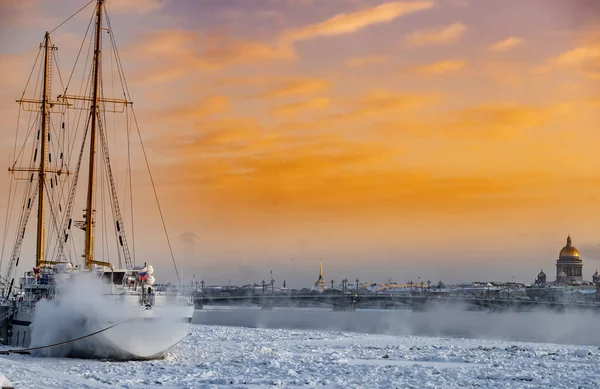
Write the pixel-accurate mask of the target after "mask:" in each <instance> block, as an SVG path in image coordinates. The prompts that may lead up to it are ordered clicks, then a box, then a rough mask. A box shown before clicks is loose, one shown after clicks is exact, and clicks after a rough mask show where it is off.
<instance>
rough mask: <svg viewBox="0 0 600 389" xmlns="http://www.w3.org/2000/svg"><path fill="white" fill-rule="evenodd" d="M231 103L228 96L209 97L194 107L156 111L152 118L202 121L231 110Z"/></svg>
mask: <svg viewBox="0 0 600 389" xmlns="http://www.w3.org/2000/svg"><path fill="white" fill-rule="evenodd" d="M230 106H231V101H230V99H229V98H228V97H227V96H220V95H216V96H209V97H205V98H203V99H201V100H200V101H198V102H197V103H196V104H195V105H193V106H177V107H173V108H166V109H162V110H157V111H154V112H153V113H152V114H151V116H152V117H154V118H155V119H156V120H161V121H178V120H183V121H188V120H200V119H204V118H206V117H209V116H212V115H216V114H218V113H223V112H226V111H227V110H229V108H230Z"/></svg>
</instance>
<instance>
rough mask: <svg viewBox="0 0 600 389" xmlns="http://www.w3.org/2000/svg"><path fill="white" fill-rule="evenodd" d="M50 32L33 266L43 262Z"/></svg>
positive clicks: (43, 98) (45, 53) (45, 50)
mask: <svg viewBox="0 0 600 389" xmlns="http://www.w3.org/2000/svg"><path fill="white" fill-rule="evenodd" d="M51 60H52V59H51V58H50V33H48V32H46V35H45V36H44V87H43V96H42V130H41V133H40V151H41V152H40V170H39V174H38V185H39V190H38V220H37V246H36V254H35V266H36V267H40V266H41V265H43V264H44V259H45V258H44V233H45V231H44V186H45V184H46V154H47V151H46V146H47V144H48V143H47V142H48V124H49V119H50V117H49V116H50V112H49V111H48V104H49V94H50V90H49V89H50V82H49V81H50V67H51V65H50V61H51Z"/></svg>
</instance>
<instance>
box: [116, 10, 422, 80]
mask: <svg viewBox="0 0 600 389" xmlns="http://www.w3.org/2000/svg"><path fill="white" fill-rule="evenodd" d="M137 1H139V0H136V2H137ZM122 4H125V3H122ZM127 4H129V3H127ZM160 4H162V3H161V2H160V1H158V0H155V1H153V2H151V3H149V5H147V7H149V8H150V9H154V8H155V7H158V5H160ZM121 6H122V7H130V6H129V5H127V6H126V5H121ZM433 6H434V3H433V1H426V0H422V1H413V2H388V3H384V4H380V5H377V6H375V7H371V8H365V9H363V10H360V11H356V12H351V13H340V14H338V15H335V16H333V17H331V18H329V19H326V20H324V21H322V22H319V23H315V24H311V25H307V26H304V27H300V28H296V29H287V30H284V31H283V32H281V33H280V34H279V35H278V36H277V37H276V38H275V39H273V40H272V41H270V42H269V41H267V42H263V41H257V40H250V39H245V38H244V39H241V38H234V37H230V36H228V35H227V34H223V33H216V32H215V33H210V34H207V33H201V32H199V31H193V30H183V29H170V30H162V31H152V32H150V33H146V34H143V35H142V36H141V37H140V39H139V40H138V41H137V42H135V43H134V44H133V45H132V46H131V48H130V50H129V51H131V52H132V53H133V55H132V58H134V59H137V60H143V61H144V63H145V64H147V63H148V62H149V61H150V60H151V61H152V64H153V65H152V66H151V68H150V69H149V70H148V71H147V73H146V74H138V80H140V82H144V81H145V82H167V81H172V80H174V79H177V78H183V77H185V76H186V75H188V74H190V73H194V72H197V71H211V70H212V71H214V70H220V69H223V68H226V67H230V66H240V65H245V66H249V65H259V64H261V63H263V62H268V61H291V60H295V59H296V58H297V53H296V51H295V49H294V43H296V42H299V41H306V40H310V39H314V38H318V37H324V36H338V35H344V34H349V33H352V32H355V31H358V30H361V29H363V28H366V27H368V26H371V25H374V24H379V23H387V22H391V21H392V20H394V19H396V18H398V17H400V16H402V15H407V14H411V13H415V12H419V11H423V10H427V9H431V8H433ZM157 59H158V60H157ZM174 69H176V70H174Z"/></svg>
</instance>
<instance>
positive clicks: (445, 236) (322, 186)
mask: <svg viewBox="0 0 600 389" xmlns="http://www.w3.org/2000/svg"><path fill="white" fill-rule="evenodd" d="M599 4H600V3H599V2H598V1H596V0H528V1H526V2H525V1H522V0H505V1H502V2H499V1H495V0H431V1H430V0H415V1H400V2H393V1H379V0H373V1H367V0H196V1H192V0H144V1H142V0H107V9H108V12H109V15H110V16H111V25H112V28H113V33H114V37H115V39H116V41H117V44H118V47H119V53H120V56H121V60H122V62H123V64H124V71H125V76H126V77H127V80H128V85H129V89H130V90H131V93H132V96H133V100H134V102H135V103H134V107H135V108H136V115H137V117H138V120H139V124H140V127H141V131H142V133H143V137H144V142H145V146H146V151H147V153H148V157H149V161H150V165H151V168H152V173H153V178H154V181H155V183H156V188H157V193H158V195H159V197H160V200H161V206H162V210H163V214H164V216H165V222H166V226H167V231H168V233H169V236H170V239H171V245H172V248H173V251H174V254H175V257H176V258H175V259H176V262H177V263H178V265H179V263H180V261H181V259H182V258H183V268H184V274H185V279H186V281H187V282H189V281H191V280H192V275H195V278H194V279H195V280H200V279H203V280H205V281H206V282H207V283H208V284H225V283H228V282H231V283H232V284H242V283H247V282H260V281H261V280H269V277H270V273H269V272H270V271H271V270H272V271H273V278H274V279H275V282H276V284H278V285H279V284H281V283H282V282H283V280H286V281H287V284H288V286H290V287H304V286H310V285H311V284H312V283H313V282H314V281H316V278H317V276H318V268H319V260H320V259H323V264H324V276H325V278H326V279H328V280H331V279H333V280H335V281H336V283H337V282H338V281H339V280H341V279H342V278H348V279H352V280H354V279H356V278H359V279H360V280H361V281H363V280H364V281H372V282H381V281H386V280H388V279H391V280H394V281H397V282H407V281H409V280H413V281H414V280H418V279H419V278H420V279H422V280H427V279H430V280H432V281H434V280H435V281H436V282H437V280H443V281H444V282H459V281H470V280H497V281H506V280H513V279H514V280H515V281H521V282H532V281H533V279H534V277H535V276H536V275H537V273H538V272H539V270H540V269H541V268H543V269H544V270H545V271H546V272H547V273H548V274H550V275H551V276H549V277H550V278H552V279H553V275H554V273H555V261H556V259H557V257H558V252H559V251H560V248H561V247H562V246H564V244H565V239H566V237H567V235H568V234H571V236H572V238H573V244H574V245H575V246H576V247H577V248H579V249H580V251H581V255H582V257H583V260H584V278H586V279H591V275H592V273H593V272H594V271H595V270H596V268H597V267H600V239H599V237H598V235H597V231H598V227H599V225H600V207H599V203H598V198H599V195H600V176H599V173H598V172H599V171H600V159H599V158H598V156H597V155H598V152H597V150H598V145H600V134H599V132H598V124H599V121H598V119H599V118H598V116H597V112H598V108H599V105H600V94H599V93H598V88H597V85H598V82H599V81H600V5H599ZM83 5H85V1H75V0H68V1H62V2H60V4H55V3H52V4H50V3H49V2H44V1H41V0H23V1H19V2H9V1H7V0H0V84H1V86H2V87H1V88H0V128H1V129H0V131H2V132H3V138H4V140H3V141H2V144H1V145H0V147H2V148H3V152H2V153H3V154H4V155H8V154H9V153H10V152H11V147H12V141H13V137H14V129H15V126H16V120H17V114H16V113H17V106H16V104H15V103H14V100H15V98H18V97H19V96H20V95H21V93H22V91H23V85H24V84H25V82H26V80H27V76H28V73H29V69H30V67H31V64H32V63H33V61H34V60H35V56H36V55H37V49H38V46H39V42H40V41H41V39H42V38H43V32H44V31H46V30H51V29H53V28H54V27H56V26H58V25H59V24H60V23H61V22H62V21H63V20H65V19H66V18H67V17H68V16H70V15H71V14H73V13H74V12H75V11H77V9H79V8H80V7H82V6H83ZM91 12H92V10H91V8H89V7H88V8H87V9H85V10H84V11H82V12H81V13H80V14H79V15H77V16H76V17H74V18H73V19H72V20H71V21H69V22H68V23H67V24H65V25H64V26H62V27H60V28H59V29H58V30H57V31H56V32H53V35H52V39H53V42H54V43H55V44H56V45H57V46H58V47H59V53H61V54H60V55H61V64H64V65H62V68H63V69H64V70H63V71H66V72H68V70H69V65H68V64H69V63H70V61H72V60H73V57H74V54H75V53H76V52H77V49H78V48H79V42H80V36H81V35H82V34H83V33H85V28H86V26H87V21H88V20H89V18H90V16H91ZM63 53H64V54H63ZM138 156H139V153H138ZM122 165H123V164H122ZM137 166H139V167H142V164H140V165H137ZM122 170H123V169H120V170H119V166H117V167H116V171H117V174H120V173H122ZM8 181H9V177H8V176H7V177H6V180H3V182H2V183H1V184H0V185H1V186H0V187H1V188H2V192H3V197H2V198H0V201H2V203H4V202H5V201H6V200H5V199H6V192H7V188H8ZM134 191H135V193H134V195H135V196H136V197H135V199H136V200H135V206H134V208H135V210H136V214H137V215H140V216H138V217H137V219H136V221H137V222H139V223H140V224H141V226H140V227H139V228H138V227H136V250H137V252H138V257H139V258H142V257H143V258H144V259H143V260H144V261H147V262H148V263H152V264H153V266H154V267H155V268H156V269H157V278H160V277H163V278H162V280H163V281H164V280H166V279H168V280H174V279H175V275H174V271H173V264H172V261H171V259H170V257H169V251H168V246H167V245H166V241H165V240H164V237H163V235H161V234H162V226H161V225H160V218H159V217H158V214H157V212H156V210H155V208H156V207H155V204H154V203H153V197H152V192H151V191H152V189H151V187H150V185H149V182H148V180H147V179H146V181H143V180H140V181H136V185H135V188H134ZM3 199H4V200H3ZM182 236H183V245H182V244H181V243H182ZM182 247H183V248H182ZM182 251H183V256H182V254H181V252H182ZM158 274H160V276H159V275H158ZM513 277H514V278H513Z"/></svg>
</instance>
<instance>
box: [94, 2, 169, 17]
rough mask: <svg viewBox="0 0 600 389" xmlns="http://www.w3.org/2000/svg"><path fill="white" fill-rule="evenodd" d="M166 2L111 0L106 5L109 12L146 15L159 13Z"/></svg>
mask: <svg viewBox="0 0 600 389" xmlns="http://www.w3.org/2000/svg"><path fill="white" fill-rule="evenodd" d="M165 3H166V0H111V1H109V2H107V3H106V6H107V7H108V10H109V12H111V13H120V14H145V13H149V12H154V11H159V10H161V9H162V8H163V7H164V6H165Z"/></svg>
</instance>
